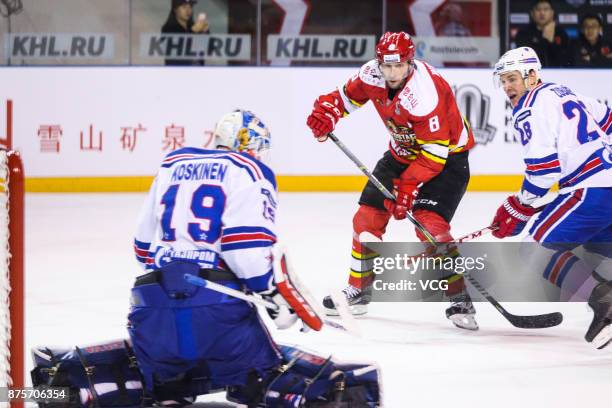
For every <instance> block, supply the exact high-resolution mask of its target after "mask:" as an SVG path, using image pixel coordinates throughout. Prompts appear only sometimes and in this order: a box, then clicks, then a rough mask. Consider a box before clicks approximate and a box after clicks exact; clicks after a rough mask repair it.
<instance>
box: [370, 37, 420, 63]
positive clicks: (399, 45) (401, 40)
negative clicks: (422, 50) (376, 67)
mask: <svg viewBox="0 0 612 408" xmlns="http://www.w3.org/2000/svg"><path fill="white" fill-rule="evenodd" d="M413 58H414V43H413V42H412V38H410V36H409V35H408V34H407V33H405V32H403V31H400V32H399V33H392V32H386V33H384V34H383V36H382V37H380V41H378V44H376V59H377V60H378V63H379V64H384V63H387V62H404V61H411V60H412V59H413Z"/></svg>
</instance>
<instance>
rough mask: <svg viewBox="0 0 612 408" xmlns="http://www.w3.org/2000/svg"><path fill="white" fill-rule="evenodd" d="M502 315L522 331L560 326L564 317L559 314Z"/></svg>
mask: <svg viewBox="0 0 612 408" xmlns="http://www.w3.org/2000/svg"><path fill="white" fill-rule="evenodd" d="M502 314H503V315H504V317H505V318H506V319H508V321H509V322H510V323H512V325H513V326H514V327H519V328H521V329H546V328H548V327H555V326H558V325H560V324H561V322H563V315H562V314H561V313H559V312H553V313H546V314H541V315H534V316H517V315H513V314H510V313H508V312H506V313H503V312H502Z"/></svg>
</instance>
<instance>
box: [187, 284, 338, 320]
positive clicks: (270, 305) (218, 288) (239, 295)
mask: <svg viewBox="0 0 612 408" xmlns="http://www.w3.org/2000/svg"><path fill="white" fill-rule="evenodd" d="M183 277H184V279H185V280H186V281H187V282H189V283H191V284H192V285H195V286H200V287H203V288H207V289H210V290H214V291H215V292H219V293H224V294H226V295H228V296H231V297H235V298H236V299H241V300H244V301H246V302H249V303H253V304H256V305H260V306H263V307H265V308H267V309H272V310H278V309H279V308H280V306H279V305H277V304H276V303H274V302H270V301H269V300H265V299H262V298H260V297H257V296H254V295H249V294H247V293H244V292H242V291H239V290H236V289H232V288H228V287H227V286H224V285H221V284H219V283H216V282H212V281H210V280H208V279H204V278H200V277H199V276H195V275H192V274H190V273H186V274H185V275H183ZM323 324H325V325H326V326H328V327H331V328H334V329H338V330H341V331H344V332H349V330H348V329H347V328H346V327H344V326H343V325H342V324H340V323H337V322H334V321H331V320H327V319H323Z"/></svg>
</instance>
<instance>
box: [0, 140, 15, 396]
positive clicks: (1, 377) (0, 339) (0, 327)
mask: <svg viewBox="0 0 612 408" xmlns="http://www.w3.org/2000/svg"><path fill="white" fill-rule="evenodd" d="M8 169H9V166H8V157H7V152H6V150H0V387H7V386H10V385H12V383H13V382H12V380H11V376H10V361H9V359H10V356H11V350H10V347H9V346H10V340H11V315H10V300H9V294H10V292H11V282H10V269H9V264H10V258H11V252H10V248H9V193H10V192H9V188H8V185H9V176H10V172H9V170H8Z"/></svg>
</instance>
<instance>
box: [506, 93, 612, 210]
mask: <svg viewBox="0 0 612 408" xmlns="http://www.w3.org/2000/svg"><path fill="white" fill-rule="evenodd" d="M513 124H514V130H515V132H516V133H517V136H518V137H520V140H521V143H522V144H523V147H524V160H525V165H526V170H525V178H524V180H523V186H522V188H521V192H520V194H519V198H520V199H521V202H523V203H525V204H530V203H531V202H533V201H534V200H535V199H536V198H538V197H541V196H543V195H545V194H546V193H547V192H548V190H549V189H550V188H551V187H552V186H553V185H554V184H555V183H559V190H560V193H561V194H564V193H568V192H570V191H573V190H576V189H579V188H584V187H611V186H612V145H611V144H612V143H611V140H612V138H611V137H610V135H611V134H612V112H611V110H610V108H609V107H607V106H606V105H605V104H603V103H600V102H598V101H597V100H595V99H593V98H590V97H587V96H582V95H578V94H576V93H574V92H572V91H571V90H570V89H569V88H567V87H566V86H563V85H558V84H553V83H540V84H539V85H538V86H537V87H535V88H534V89H532V90H531V91H530V92H528V93H526V94H525V95H523V97H522V98H521V99H520V100H519V102H518V104H517V106H516V107H515V108H514V111H513Z"/></svg>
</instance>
